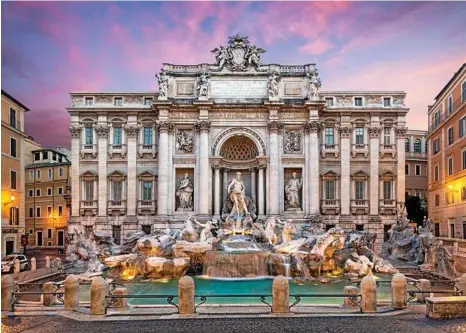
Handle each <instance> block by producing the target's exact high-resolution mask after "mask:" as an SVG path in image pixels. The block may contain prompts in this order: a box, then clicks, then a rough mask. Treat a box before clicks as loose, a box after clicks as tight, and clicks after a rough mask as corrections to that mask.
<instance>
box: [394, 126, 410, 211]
mask: <svg viewBox="0 0 466 333" xmlns="http://www.w3.org/2000/svg"><path fill="white" fill-rule="evenodd" d="M406 130H407V128H406V127H396V128H395V133H396V138H397V145H396V149H397V152H396V157H397V175H396V179H397V194H396V199H397V204H398V205H397V206H398V207H399V209H401V208H402V207H404V202H405V185H406V184H405V178H406V177H405V155H406V152H405V146H404V144H405V139H406Z"/></svg>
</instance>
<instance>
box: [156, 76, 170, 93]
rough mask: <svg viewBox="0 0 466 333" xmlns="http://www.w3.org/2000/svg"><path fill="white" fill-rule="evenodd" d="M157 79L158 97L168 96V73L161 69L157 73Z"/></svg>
mask: <svg viewBox="0 0 466 333" xmlns="http://www.w3.org/2000/svg"><path fill="white" fill-rule="evenodd" d="M157 79H158V81H159V98H161V97H162V98H167V97H168V75H167V74H166V73H165V72H164V71H161V72H160V73H159V74H157Z"/></svg>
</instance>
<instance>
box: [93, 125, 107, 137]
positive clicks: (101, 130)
mask: <svg viewBox="0 0 466 333" xmlns="http://www.w3.org/2000/svg"><path fill="white" fill-rule="evenodd" d="M95 133H96V134H97V136H98V137H99V138H106V137H108V127H107V126H106V125H97V126H95Z"/></svg>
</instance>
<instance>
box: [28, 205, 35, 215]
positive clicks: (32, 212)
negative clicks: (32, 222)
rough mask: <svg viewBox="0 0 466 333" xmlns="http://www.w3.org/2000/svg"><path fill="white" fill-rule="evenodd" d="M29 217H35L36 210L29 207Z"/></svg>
mask: <svg viewBox="0 0 466 333" xmlns="http://www.w3.org/2000/svg"><path fill="white" fill-rule="evenodd" d="M29 217H34V208H33V207H29Z"/></svg>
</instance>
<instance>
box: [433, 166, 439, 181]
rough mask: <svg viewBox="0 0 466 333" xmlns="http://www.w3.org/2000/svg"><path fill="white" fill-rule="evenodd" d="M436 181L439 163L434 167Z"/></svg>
mask: <svg viewBox="0 0 466 333" xmlns="http://www.w3.org/2000/svg"><path fill="white" fill-rule="evenodd" d="M434 181H436V182H437V181H438V165H436V166H435V167H434Z"/></svg>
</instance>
